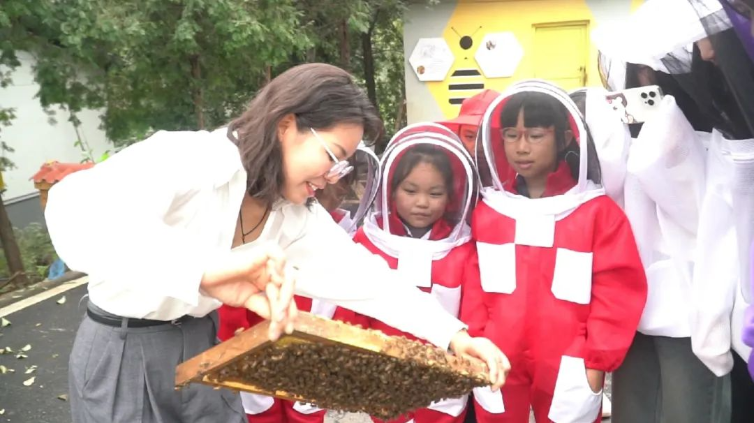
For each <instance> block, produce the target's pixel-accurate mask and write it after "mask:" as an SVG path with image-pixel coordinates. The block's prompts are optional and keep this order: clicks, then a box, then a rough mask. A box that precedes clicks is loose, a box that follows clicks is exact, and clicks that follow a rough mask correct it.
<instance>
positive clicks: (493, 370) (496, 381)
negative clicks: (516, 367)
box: [450, 330, 511, 391]
mask: <svg viewBox="0 0 754 423" xmlns="http://www.w3.org/2000/svg"><path fill="white" fill-rule="evenodd" d="M450 349H451V350H452V351H453V352H454V353H455V354H456V355H458V356H469V357H474V358H478V359H480V360H482V361H484V362H485V363H487V367H489V369H490V385H492V390H493V391H497V390H498V389H500V387H501V386H503V384H504V383H505V378H506V376H507V375H508V372H509V371H510V369H511V364H510V362H509V361H508V357H506V356H505V354H503V352H502V351H500V348H498V347H497V346H495V344H493V343H492V341H490V340H489V339H487V338H472V337H471V336H469V333H468V332H466V331H465V330H462V331H459V332H458V333H456V334H455V335H454V336H453V339H452V340H451V341H450Z"/></svg>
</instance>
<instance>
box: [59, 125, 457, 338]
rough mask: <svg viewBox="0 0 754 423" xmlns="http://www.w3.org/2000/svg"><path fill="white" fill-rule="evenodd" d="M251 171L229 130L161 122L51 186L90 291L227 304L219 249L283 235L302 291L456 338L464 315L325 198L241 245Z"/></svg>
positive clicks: (184, 308) (137, 300) (201, 307)
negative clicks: (383, 253) (358, 239)
mask: <svg viewBox="0 0 754 423" xmlns="http://www.w3.org/2000/svg"><path fill="white" fill-rule="evenodd" d="M245 189H246V172H245V171H244V168H243V166H242V164H241V159H240V156H239V153H238V149H237V148H236V146H235V145H234V144H233V143H232V142H231V141H230V140H229V139H228V138H227V136H226V130H225V129H219V130H216V131H214V132H206V131H198V132H166V131H160V132H157V133H156V134H154V135H153V136H151V137H150V138H148V139H147V140H145V141H142V142H140V143H137V144H135V145H133V146H130V147H128V148H126V149H124V150H123V151H121V152H119V153H118V154H116V155H114V156H113V157H111V158H109V159H108V160H106V161H105V162H102V163H100V164H97V165H96V166H95V167H94V168H92V169H89V170H84V171H80V172H77V173H74V174H72V175H69V176H67V177H66V178H65V180H63V181H61V182H59V183H58V184H56V185H55V186H54V187H53V188H52V189H51V190H50V193H49V198H48V202H47V207H46V210H45V217H46V220H47V226H48V229H49V232H50V236H51V238H52V242H53V244H54V246H55V249H56V250H57V252H58V254H59V255H60V257H61V258H62V259H63V260H64V261H65V262H66V263H67V264H68V266H69V267H70V268H71V269H75V270H79V271H82V272H85V273H88V274H89V296H90V299H91V301H92V302H93V303H95V304H97V306H99V307H101V308H102V309H104V310H106V311H108V312H110V313H114V314H117V315H120V316H125V317H132V318H147V319H155V320H172V319H176V318H178V317H180V316H183V315H186V314H188V315H192V316H204V315H206V314H207V313H209V312H211V311H212V310H215V309H216V308H218V307H219V306H220V303H219V302H218V301H217V300H214V299H212V298H209V297H206V296H204V295H202V294H201V293H200V292H199V283H200V281H201V278H202V275H203V273H204V270H205V269H206V267H207V265H208V263H209V262H210V261H214V260H217V259H218V258H221V257H222V256H223V255H227V254H248V249H250V248H253V246H254V245H259V244H262V243H265V242H275V243H277V244H278V245H279V246H280V247H281V248H282V249H283V250H284V251H285V254H286V258H287V261H288V263H289V264H290V265H292V266H296V267H298V269H299V272H298V273H297V275H298V276H297V281H296V293H297V294H299V295H303V296H307V297H312V298H318V299H322V300H326V301H330V302H332V303H335V304H337V305H340V306H343V307H345V308H349V309H352V310H354V311H357V312H359V313H362V314H365V315H368V316H371V317H375V318H377V319H379V320H382V321H384V322H385V323H387V324H388V325H390V326H394V327H397V328H398V329H401V330H404V331H406V332H410V333H412V334H414V335H416V336H419V337H421V338H424V339H426V340H428V341H430V342H432V343H433V344H436V345H439V346H442V347H447V346H448V344H449V342H450V339H451V338H452V336H453V335H454V334H455V333H456V332H458V331H459V330H462V329H463V328H464V327H465V326H464V325H463V324H462V323H461V322H460V321H458V320H457V319H456V318H454V317H453V316H451V315H449V314H448V313H446V312H445V311H444V310H443V308H442V307H441V306H440V305H439V303H438V302H437V301H436V300H435V299H434V298H433V297H432V296H430V295H428V294H425V293H423V292H421V291H420V290H419V289H417V288H416V287H415V284H414V283H412V281H410V280H405V279H404V278H403V277H402V276H401V275H400V274H399V273H398V272H396V271H394V270H391V269H390V268H389V267H388V266H387V264H386V263H385V261H384V260H382V259H381V258H380V257H378V256H374V255H372V254H371V253H370V252H369V251H368V250H366V249H365V248H364V247H362V246H360V245H358V244H355V243H354V242H352V240H351V239H350V238H349V237H348V235H347V234H346V233H345V232H344V231H343V230H342V229H341V228H340V227H339V226H338V225H337V224H336V223H335V222H334V221H333V220H332V218H331V217H330V216H329V214H327V212H326V211H325V210H324V209H323V208H322V207H321V206H320V205H318V204H315V205H314V206H313V207H311V208H307V207H305V206H302V205H295V204H292V203H289V202H286V201H280V202H278V203H277V204H276V205H275V206H274V207H273V210H272V211H271V213H270V216H269V218H268V220H267V222H266V224H265V226H264V229H263V231H262V234H261V235H260V237H259V238H258V239H257V240H256V241H255V242H254V243H253V244H247V245H245V246H241V247H238V248H235V249H233V250H231V245H232V241H233V235H234V231H235V228H236V221H237V218H238V212H239V209H240V206H241V201H242V199H243V196H244V192H245Z"/></svg>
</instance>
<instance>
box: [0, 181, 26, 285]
mask: <svg viewBox="0 0 754 423" xmlns="http://www.w3.org/2000/svg"><path fill="white" fill-rule="evenodd" d="M0 242H2V245H3V252H4V253H5V260H6V261H7V262H8V271H9V272H8V273H10V279H11V280H10V281H8V283H12V284H15V285H16V286H25V285H26V284H27V283H28V281H27V279H26V272H25V271H24V262H23V260H22V259H21V250H19V249H18V243H16V235H15V234H14V233H13V224H11V222H10V218H9V217H8V212H7V211H6V209H5V203H4V202H3V199H2V196H0Z"/></svg>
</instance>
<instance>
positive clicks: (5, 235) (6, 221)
mask: <svg viewBox="0 0 754 423" xmlns="http://www.w3.org/2000/svg"><path fill="white" fill-rule="evenodd" d="M10 30H11V21H10V16H9V15H8V14H6V13H4V12H3V11H2V10H0V40H5V41H0V65H4V66H5V67H6V68H7V70H6V71H3V70H2V69H0V87H2V88H5V87H7V86H8V84H10V82H11V81H10V75H11V73H12V72H13V70H14V69H15V68H16V67H17V66H18V65H19V63H18V60H16V58H15V56H14V55H13V56H12V55H6V54H5V48H6V44H7V43H8V41H7V39H5V38H3V37H2V35H4V34H8V32H9V31H10ZM15 117H16V116H15V114H14V110H13V109H12V108H8V107H2V105H1V104H0V153H2V157H0V175H1V174H2V173H3V172H5V171H6V170H8V169H11V168H13V166H14V164H13V161H11V160H10V159H9V158H7V157H6V156H5V153H12V152H13V149H12V148H11V147H10V146H8V144H6V143H5V140H4V139H3V138H2V128H3V127H6V126H10V124H11V122H12V121H13V119H15ZM3 190H4V189H3ZM0 243H1V244H2V247H3V254H4V255H5V260H6V262H7V263H8V270H9V273H10V278H9V279H8V280H7V281H6V282H4V283H2V284H0V287H1V286H2V285H6V284H8V283H13V284H16V285H25V284H26V282H27V281H26V272H25V271H24V262H23V259H22V258H21V250H20V249H19V248H18V242H17V241H16V236H15V234H14V233H13V225H12V224H11V221H10V218H9V217H8V212H7V210H6V209H5V202H4V201H3V199H2V192H0Z"/></svg>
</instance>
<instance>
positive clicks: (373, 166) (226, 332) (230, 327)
mask: <svg viewBox="0 0 754 423" xmlns="http://www.w3.org/2000/svg"><path fill="white" fill-rule="evenodd" d="M349 163H350V164H351V166H353V168H354V170H353V171H351V173H350V174H349V175H347V176H346V177H344V178H341V179H340V180H339V181H338V182H337V183H335V184H329V185H327V186H326V187H325V188H324V189H322V190H317V192H316V193H315V197H316V198H317V201H318V202H319V203H320V204H321V205H322V206H323V207H324V208H325V210H326V211H327V212H328V213H329V214H330V215H331V216H332V217H333V220H335V222H336V223H338V225H339V226H340V227H341V228H343V230H345V231H346V232H347V233H348V234H349V235H350V236H353V234H354V233H355V232H356V229H357V226H358V224H359V223H361V220H362V218H363V217H364V215H365V214H366V211H367V210H368V209H369V207H370V206H371V204H372V202H373V201H374V198H375V196H376V195H377V186H378V184H379V180H380V163H379V159H378V158H377V156H376V155H375V154H374V152H372V150H370V149H369V148H368V147H366V145H364V144H363V143H362V144H361V145H359V147H358V148H357V150H356V153H354V155H353V156H352V157H351V158H350V159H349ZM362 181H363V183H364V185H363V186H362V185H361V183H362ZM349 193H355V194H356V195H357V199H358V200H359V203H358V205H357V209H356V211H355V213H354V215H353V217H351V212H350V211H349V210H345V209H342V208H340V207H341V205H342V203H343V201H344V200H345V199H346V197H347V196H348V194H349ZM359 193H360V194H361V195H360V196H359V195H358V194H359ZM294 300H295V301H296V306H297V307H298V309H299V310H303V311H306V312H311V313H313V314H316V315H318V316H322V317H326V318H329V319H331V318H332V317H333V314H334V313H335V309H336V306H335V305H334V304H332V303H331V302H328V301H322V300H318V299H312V298H307V297H302V296H299V295H296V296H295V297H294ZM219 314H220V323H219V327H218V338H220V340H222V341H225V340H226V339H229V338H231V337H233V336H234V335H235V334H236V333H238V332H239V331H241V330H244V329H247V328H250V327H253V326H255V325H257V324H259V323H262V322H263V321H264V319H263V318H262V317H261V316H259V315H258V314H256V313H253V312H251V311H249V310H247V309H246V308H243V307H229V306H222V307H220V309H219ZM241 402H242V403H243V407H244V410H245V411H246V416H247V418H248V420H249V423H279V422H283V423H285V422H288V423H320V422H323V421H324V419H325V410H323V409H320V408H317V407H314V406H312V405H310V404H303V403H300V402H294V401H286V400H281V399H278V398H273V397H268V396H264V395H257V394H250V393H245V392H242V393H241Z"/></svg>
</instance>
